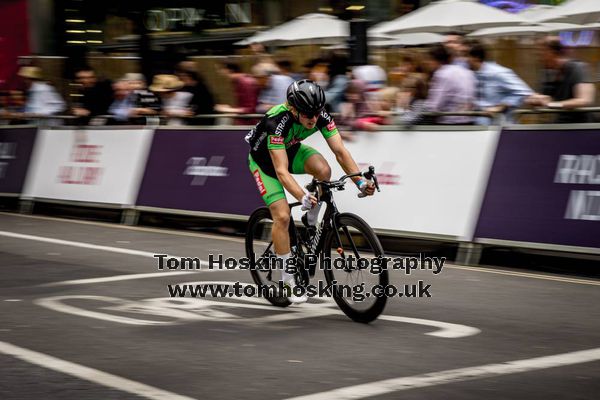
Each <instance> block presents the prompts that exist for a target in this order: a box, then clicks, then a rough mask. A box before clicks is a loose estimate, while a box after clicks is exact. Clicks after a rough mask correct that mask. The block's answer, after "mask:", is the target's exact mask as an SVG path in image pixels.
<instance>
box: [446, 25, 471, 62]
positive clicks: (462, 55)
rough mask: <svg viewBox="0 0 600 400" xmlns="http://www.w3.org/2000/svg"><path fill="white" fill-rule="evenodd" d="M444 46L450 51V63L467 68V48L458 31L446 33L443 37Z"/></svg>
mask: <svg viewBox="0 0 600 400" xmlns="http://www.w3.org/2000/svg"><path fill="white" fill-rule="evenodd" d="M444 47H446V50H448V52H449V53H450V62H451V64H456V65H460V66H461V67H465V68H469V64H468V62H467V52H468V50H469V49H468V47H467V45H466V44H465V38H464V36H463V34H461V33H459V32H450V33H447V34H446V36H445V39H444Z"/></svg>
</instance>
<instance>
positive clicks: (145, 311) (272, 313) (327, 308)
mask: <svg viewBox="0 0 600 400" xmlns="http://www.w3.org/2000/svg"><path fill="white" fill-rule="evenodd" d="M235 283H236V282H231V281H204V282H198V281H196V282H186V283H181V284H179V285H233V284H235ZM240 284H241V285H243V286H254V287H255V288H256V285H255V284H252V283H243V282H240ZM322 300H324V301H322V302H310V303H306V304H302V305H301V306H298V307H290V308H288V309H282V308H275V307H273V306H271V305H268V304H267V303H266V300H265V299H263V298H260V297H258V296H257V297H244V298H243V300H242V301H236V302H231V301H220V300H211V299H210V297H206V298H200V297H199V298H192V297H160V298H153V299H144V300H128V299H120V298H117V297H105V296H91V295H67V296H56V297H45V298H40V299H37V300H35V301H34V303H35V304H37V305H39V306H42V307H45V308H48V309H50V310H53V311H57V312H62V313H66V314H71V315H78V316H81V317H87V318H95V319H101V320H105V321H111V322H116V323H121V324H127V325H142V326H144V325H177V324H183V323H189V322H196V321H201V320H202V321H219V322H235V323H246V324H256V325H260V326H265V325H266V324H272V323H278V322H284V321H295V320H299V319H305V318H317V317H325V316H331V315H343V314H342V312H341V311H340V310H338V308H337V306H336V304H335V303H334V302H333V300H331V299H329V298H323V299H322ZM73 302H75V304H77V305H78V306H76V305H72V304H73ZM83 302H87V305H84V307H85V308H82V303H83ZM69 303H70V304H69ZM90 303H91V304H93V303H95V306H94V310H91V309H90V308H92V306H91V305H90ZM228 308H231V309H253V310H264V311H267V312H268V315H266V316H260V315H258V316H253V317H243V316H240V315H236V314H233V313H230V312H227V311H223V309H228ZM123 313H125V314H130V316H127V317H126V316H123V315H122V314H123ZM115 314H117V315H115ZM140 314H141V315H142V317H141V318H140V317H138V316H139V315H140ZM156 317H159V318H156ZM379 319H381V320H384V321H391V322H400V323H407V324H415V325H424V326H432V327H435V328H438V329H437V330H434V331H432V332H426V333H424V334H425V335H430V336H436V337H441V338H448V339H455V338H462V337H467V336H473V335H477V334H479V333H480V332H481V330H479V329H477V328H474V327H471V326H466V325H460V324H452V323H448V322H442V321H434V320H428V319H421V318H409V317H400V316H395V315H380V316H379Z"/></svg>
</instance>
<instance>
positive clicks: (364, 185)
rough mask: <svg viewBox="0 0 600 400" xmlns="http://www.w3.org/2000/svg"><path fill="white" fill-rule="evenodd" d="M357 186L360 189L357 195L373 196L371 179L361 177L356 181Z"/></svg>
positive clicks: (373, 185) (373, 190)
mask: <svg viewBox="0 0 600 400" xmlns="http://www.w3.org/2000/svg"><path fill="white" fill-rule="evenodd" d="M357 187H358V190H360V193H359V194H358V197H366V196H373V194H374V193H375V184H374V183H373V182H371V181H366V180H364V179H361V180H360V181H358V182H357Z"/></svg>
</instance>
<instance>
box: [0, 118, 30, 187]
mask: <svg viewBox="0 0 600 400" xmlns="http://www.w3.org/2000/svg"><path fill="white" fill-rule="evenodd" d="M36 133H37V129H36V128H6V129H4V128H2V129H0V193H16V194H18V193H21V189H22V188H23V183H24V182H25V176H26V174H27V167H28V166H29V159H30V158H31V152H32V151H33V143H34V142H35V136H36Z"/></svg>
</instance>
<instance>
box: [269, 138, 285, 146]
mask: <svg viewBox="0 0 600 400" xmlns="http://www.w3.org/2000/svg"><path fill="white" fill-rule="evenodd" d="M270 141H271V144H283V136H271V139H270Z"/></svg>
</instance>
